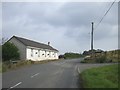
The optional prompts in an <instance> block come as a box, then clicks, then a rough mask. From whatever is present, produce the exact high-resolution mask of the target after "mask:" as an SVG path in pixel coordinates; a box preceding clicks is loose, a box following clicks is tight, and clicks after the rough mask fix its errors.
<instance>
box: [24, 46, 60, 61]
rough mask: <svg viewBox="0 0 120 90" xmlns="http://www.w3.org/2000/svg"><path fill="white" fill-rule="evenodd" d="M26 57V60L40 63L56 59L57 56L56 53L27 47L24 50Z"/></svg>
mask: <svg viewBox="0 0 120 90" xmlns="http://www.w3.org/2000/svg"><path fill="white" fill-rule="evenodd" d="M26 55H27V56H26V57H27V60H33V61H41V60H48V59H58V55H57V52H56V51H53V50H47V49H41V48H35V47H27V48H26Z"/></svg>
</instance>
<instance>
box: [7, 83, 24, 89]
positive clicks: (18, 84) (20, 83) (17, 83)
mask: <svg viewBox="0 0 120 90" xmlns="http://www.w3.org/2000/svg"><path fill="white" fill-rule="evenodd" d="M21 83H22V82H19V83H17V84H15V85H14V86H12V87H10V88H9V89H7V90H10V89H12V88H15V87H17V86H18V85H20V84H21Z"/></svg>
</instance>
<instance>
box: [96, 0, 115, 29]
mask: <svg viewBox="0 0 120 90" xmlns="http://www.w3.org/2000/svg"><path fill="white" fill-rule="evenodd" d="M115 1H116V0H114V2H113V3H112V4H111V5H110V7H109V8H108V10H107V11H106V12H105V14H104V15H103V17H102V18H101V19H100V21H99V23H98V24H97V25H96V27H95V28H94V30H95V29H97V27H98V26H99V25H100V23H101V22H102V20H103V19H104V17H105V16H106V15H107V13H108V12H109V11H110V9H111V8H112V6H113V4H114V3H115Z"/></svg>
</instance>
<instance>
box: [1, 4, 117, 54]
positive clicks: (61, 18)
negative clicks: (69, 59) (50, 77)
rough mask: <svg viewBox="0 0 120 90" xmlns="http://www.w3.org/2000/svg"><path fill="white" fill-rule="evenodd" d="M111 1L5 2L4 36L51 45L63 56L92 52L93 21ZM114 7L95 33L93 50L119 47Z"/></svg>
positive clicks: (3, 17) (114, 6) (3, 9)
mask: <svg viewBox="0 0 120 90" xmlns="http://www.w3.org/2000/svg"><path fill="white" fill-rule="evenodd" d="M110 4H111V2H108V3H107V2H106V3H101V2H23V3H20V2H19V3H18V2H17V3H15V2H13V3H12V2H6V3H5V2H4V3H2V36H3V37H5V38H10V37H12V36H13V35H16V36H20V37H24V38H28V39H31V40H35V41H38V42H41V43H46V44H47V42H48V41H50V42H51V45H52V46H53V47H55V48H56V49H58V50H59V51H60V54H61V53H65V52H83V51H84V50H89V49H90V31H91V22H92V21H94V22H95V25H96V24H97V23H98V22H99V20H100V19H101V17H102V16H103V14H104V13H105V12H106V10H107V9H108V8H109V6H110ZM117 8H118V7H117V3H115V4H114V5H113V7H112V8H111V10H110V11H109V13H108V14H107V16H106V17H105V18H104V20H103V21H102V23H101V24H100V25H99V27H98V28H97V29H96V30H95V36H94V38H95V39H94V40H95V42H94V48H95V49H103V50H112V49H117V48H118V42H117V38H118V24H117V20H118V9H117Z"/></svg>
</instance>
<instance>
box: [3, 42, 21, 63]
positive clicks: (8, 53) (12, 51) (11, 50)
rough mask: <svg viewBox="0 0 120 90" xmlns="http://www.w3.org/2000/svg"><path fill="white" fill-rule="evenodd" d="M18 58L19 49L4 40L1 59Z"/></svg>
mask: <svg viewBox="0 0 120 90" xmlns="http://www.w3.org/2000/svg"><path fill="white" fill-rule="evenodd" d="M19 58H20V54H19V50H18V48H17V47H16V46H15V45H14V44H12V43H10V42H6V43H5V44H4V45H2V59H3V61H9V60H18V59H19Z"/></svg>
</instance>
